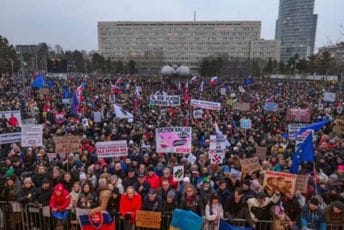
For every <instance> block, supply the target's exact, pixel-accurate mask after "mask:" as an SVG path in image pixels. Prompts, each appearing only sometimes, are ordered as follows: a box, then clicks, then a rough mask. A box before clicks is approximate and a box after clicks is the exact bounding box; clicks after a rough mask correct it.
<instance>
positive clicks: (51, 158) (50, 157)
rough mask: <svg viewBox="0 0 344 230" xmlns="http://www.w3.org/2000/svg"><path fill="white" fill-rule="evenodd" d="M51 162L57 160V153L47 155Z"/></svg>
mask: <svg viewBox="0 0 344 230" xmlns="http://www.w3.org/2000/svg"><path fill="white" fill-rule="evenodd" d="M47 156H48V159H49V162H51V161H53V160H54V159H55V158H57V154H56V153H47Z"/></svg>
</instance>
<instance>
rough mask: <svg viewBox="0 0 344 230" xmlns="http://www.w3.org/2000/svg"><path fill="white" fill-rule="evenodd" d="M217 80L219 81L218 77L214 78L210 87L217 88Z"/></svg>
mask: <svg viewBox="0 0 344 230" xmlns="http://www.w3.org/2000/svg"><path fill="white" fill-rule="evenodd" d="M217 80H218V77H217V76H214V77H212V78H211V79H210V85H211V86H212V87H215V86H216V85H217Z"/></svg>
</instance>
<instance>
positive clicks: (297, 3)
mask: <svg viewBox="0 0 344 230" xmlns="http://www.w3.org/2000/svg"><path fill="white" fill-rule="evenodd" d="M314 2H315V0H280V4H279V13H278V19H277V22H276V34H275V38H276V40H280V41H281V61H282V62H288V60H289V59H290V58H291V57H294V55H295V54H298V55H299V58H301V59H302V58H307V57H309V56H310V55H312V54H313V51H314V43H315V34H316V28H317V20H318V15H316V14H314V13H313V12H314Z"/></svg>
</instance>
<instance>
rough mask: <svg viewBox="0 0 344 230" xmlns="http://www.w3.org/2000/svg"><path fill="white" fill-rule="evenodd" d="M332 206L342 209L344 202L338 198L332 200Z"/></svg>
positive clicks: (343, 208)
mask: <svg viewBox="0 0 344 230" xmlns="http://www.w3.org/2000/svg"><path fill="white" fill-rule="evenodd" d="M333 206H334V207H336V208H338V209H339V210H342V211H344V203H343V202H341V201H339V200H336V201H334V202H333Z"/></svg>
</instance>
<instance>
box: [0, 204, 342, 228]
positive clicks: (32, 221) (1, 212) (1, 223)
mask: <svg viewBox="0 0 344 230" xmlns="http://www.w3.org/2000/svg"><path fill="white" fill-rule="evenodd" d="M161 216H162V217H161V218H162V219H161V228H160V229H162V230H168V229H169V226H170V223H171V221H172V213H162V215H161ZM113 218H114V221H115V228H116V230H148V229H147V228H140V227H136V226H134V225H132V224H130V223H128V222H126V221H125V220H124V219H123V218H122V217H121V216H120V215H119V214H118V213H117V214H115V215H114V216H113ZM232 224H234V225H236V226H248V224H247V222H246V220H244V219H235V220H234V221H233V223H232ZM271 227H272V221H259V222H258V223H256V230H270V229H271ZM46 229H56V230H79V229H80V225H79V221H78V219H77V216H76V215H75V214H73V212H72V215H70V217H69V218H68V219H67V220H65V221H59V220H56V219H55V218H53V217H52V216H51V213H50V208H49V207H48V206H42V205H41V204H35V203H29V204H26V205H25V207H24V208H23V206H22V205H21V204H20V203H18V202H5V201H0V230H46ZM327 229H328V230H344V224H343V225H328V226H327Z"/></svg>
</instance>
